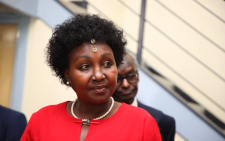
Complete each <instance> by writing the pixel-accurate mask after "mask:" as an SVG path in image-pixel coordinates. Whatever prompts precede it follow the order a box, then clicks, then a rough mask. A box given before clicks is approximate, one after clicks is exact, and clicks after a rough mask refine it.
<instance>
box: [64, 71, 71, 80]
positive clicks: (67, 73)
mask: <svg viewBox="0 0 225 141" xmlns="http://www.w3.org/2000/svg"><path fill="white" fill-rule="evenodd" d="M69 74H70V73H69V69H66V70H65V71H64V75H65V77H66V80H67V82H70V77H69V76H70V75H69Z"/></svg>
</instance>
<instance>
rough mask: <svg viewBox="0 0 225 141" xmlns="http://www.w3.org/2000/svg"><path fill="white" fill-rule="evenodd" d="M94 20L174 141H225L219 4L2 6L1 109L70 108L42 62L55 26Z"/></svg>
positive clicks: (224, 52) (115, 1) (223, 5)
mask: <svg viewBox="0 0 225 141" xmlns="http://www.w3.org/2000/svg"><path fill="white" fill-rule="evenodd" d="M79 13H91V14H99V15H100V16H101V17H103V18H106V19H108V20H111V21H113V22H114V23H115V24H116V26H117V27H118V28H120V29H122V30H123V31H124V34H125V36H126V39H127V41H128V44H127V46H126V48H127V50H128V51H129V52H130V53H132V54H133V55H135V56H136V59H137V60H138V63H139V74H140V83H139V91H138V95H137V98H138V100H140V101H141V102H143V103H144V104H146V105H149V106H151V107H154V108H156V109H158V110H161V111H163V112H164V113H165V114H167V115H170V116H172V117H174V118H175V120H176V132H177V133H176V136H175V140H176V141H224V140H225V1H224V0H182V1H181V0H169V1H168V0H89V1H77V0H58V1H55V0H0V105H3V106H5V107H9V108H11V109H14V110H16V111H20V112H23V113H24V114H25V115H26V117H27V120H29V118H30V116H31V115H32V113H34V112H36V111H37V110H38V109H40V108H42V107H44V106H46V105H50V104H57V103H61V102H64V101H67V100H74V99H75V97H76V94H75V93H74V92H73V90H72V89H70V88H67V87H66V86H63V85H61V84H60V82H59V80H58V78H56V77H55V76H53V75H52V72H51V70H50V68H49V67H48V66H47V64H46V62H45V58H46V56H45V50H44V49H45V47H46V45H47V43H48V40H49V38H50V37H51V35H52V30H53V28H54V27H55V26H56V25H57V24H61V23H62V22H63V21H65V20H66V19H68V18H69V17H71V16H76V14H79Z"/></svg>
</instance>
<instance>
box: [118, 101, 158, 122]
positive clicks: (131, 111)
mask: <svg viewBox="0 0 225 141" xmlns="http://www.w3.org/2000/svg"><path fill="white" fill-rule="evenodd" d="M122 106H123V107H124V108H123V109H126V111H125V113H126V115H127V116H132V117H133V118H134V117H136V118H149V119H154V118H153V117H152V116H151V115H150V114H149V113H148V112H147V111H146V110H144V109H143V108H140V107H135V106H132V105H128V104H126V103H123V104H122Z"/></svg>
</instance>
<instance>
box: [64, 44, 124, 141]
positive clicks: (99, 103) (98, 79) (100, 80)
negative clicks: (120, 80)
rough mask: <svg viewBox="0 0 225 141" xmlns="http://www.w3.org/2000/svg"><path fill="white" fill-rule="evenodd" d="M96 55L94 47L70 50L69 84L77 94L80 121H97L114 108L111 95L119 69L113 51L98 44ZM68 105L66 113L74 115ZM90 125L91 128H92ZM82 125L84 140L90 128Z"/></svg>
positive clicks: (116, 104) (115, 104)
mask: <svg viewBox="0 0 225 141" xmlns="http://www.w3.org/2000/svg"><path fill="white" fill-rule="evenodd" d="M95 45H96V47H97V49H98V50H97V52H96V53H94V52H93V51H92V49H93V45H92V44H90V43H83V44H81V45H80V46H79V47H76V48H75V49H74V50H72V51H71V53H70V56H69V58H70V59H69V61H70V62H69V64H70V65H69V68H68V69H66V70H65V76H66V79H67V81H68V82H69V85H70V86H71V87H72V88H73V90H74V91H75V92H76V94H77V98H78V100H77V102H76V103H75V105H74V108H73V112H74V114H75V115H76V116H77V117H78V118H80V119H94V118H97V117H99V116H102V115H103V114H105V113H106V112H107V111H108V109H109V108H110V106H111V103H112V101H111V99H110V97H111V95H112V94H113V92H114V90H115V87H116V82H117V67H116V62H115V59H114V55H113V52H112V50H111V48H110V47H109V46H108V45H107V44H106V43H96V44H95ZM71 104H72V102H68V103H67V107H66V108H67V112H68V113H69V115H71V116H72V114H71V111H70V108H71ZM120 105H121V104H120V103H118V102H115V103H114V106H113V108H112V110H111V112H110V113H109V114H108V115H107V116H106V117H104V118H103V119H106V118H109V117H111V116H112V115H113V114H115V113H116V111H117V110H118V109H119V107H120ZM90 126H91V125H90ZM90 126H87V125H82V128H81V133H80V141H83V140H84V139H85V138H86V136H87V134H88V130H89V127H90Z"/></svg>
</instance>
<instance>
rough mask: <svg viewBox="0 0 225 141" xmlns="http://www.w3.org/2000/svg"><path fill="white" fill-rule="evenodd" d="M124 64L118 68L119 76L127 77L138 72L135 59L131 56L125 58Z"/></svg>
mask: <svg viewBox="0 0 225 141" xmlns="http://www.w3.org/2000/svg"><path fill="white" fill-rule="evenodd" d="M123 59H124V60H123V64H121V65H120V66H119V68H118V74H119V75H126V74H128V73H132V72H135V71H136V69H137V68H136V65H135V61H134V59H133V58H132V57H131V56H130V55H126V56H124V58H123Z"/></svg>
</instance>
